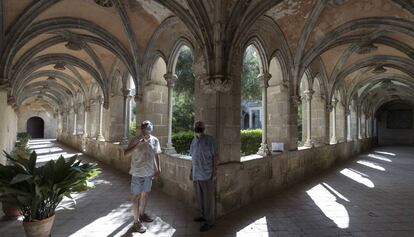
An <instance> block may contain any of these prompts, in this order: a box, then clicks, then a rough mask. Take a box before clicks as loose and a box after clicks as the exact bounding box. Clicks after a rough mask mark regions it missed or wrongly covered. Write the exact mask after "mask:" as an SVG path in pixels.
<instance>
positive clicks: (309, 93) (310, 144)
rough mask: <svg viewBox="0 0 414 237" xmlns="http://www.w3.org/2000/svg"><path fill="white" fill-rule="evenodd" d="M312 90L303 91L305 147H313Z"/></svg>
mask: <svg viewBox="0 0 414 237" xmlns="http://www.w3.org/2000/svg"><path fill="white" fill-rule="evenodd" d="M313 93H314V91H313V90H307V91H305V92H304V94H305V99H306V109H307V111H306V124H307V127H306V130H307V131H306V133H307V134H306V136H307V137H306V141H305V144H304V146H306V147H313V142H312V111H311V109H312V95H313Z"/></svg>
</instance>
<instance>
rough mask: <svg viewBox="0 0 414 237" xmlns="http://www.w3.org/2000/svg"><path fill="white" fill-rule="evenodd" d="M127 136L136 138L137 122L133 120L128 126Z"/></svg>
mask: <svg viewBox="0 0 414 237" xmlns="http://www.w3.org/2000/svg"><path fill="white" fill-rule="evenodd" d="M129 134H130V136H131V137H136V136H137V122H136V121H135V120H133V121H132V122H131V123H130V124H129Z"/></svg>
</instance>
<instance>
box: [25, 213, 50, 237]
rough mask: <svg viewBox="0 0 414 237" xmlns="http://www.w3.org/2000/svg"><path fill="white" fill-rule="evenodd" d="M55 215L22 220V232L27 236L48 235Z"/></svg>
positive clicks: (38, 236)
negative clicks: (40, 218)
mask: <svg viewBox="0 0 414 237" xmlns="http://www.w3.org/2000/svg"><path fill="white" fill-rule="evenodd" d="M54 221H55V215H53V216H51V217H49V218H46V219H43V220H40V221H27V222H26V221H23V228H24V232H25V233H26V236H27V237H49V236H50V231H51V230H52V226H53V222H54Z"/></svg>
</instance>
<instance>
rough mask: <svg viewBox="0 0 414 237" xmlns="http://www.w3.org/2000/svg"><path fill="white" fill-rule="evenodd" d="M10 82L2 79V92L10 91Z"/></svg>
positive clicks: (0, 84)
mask: <svg viewBox="0 0 414 237" xmlns="http://www.w3.org/2000/svg"><path fill="white" fill-rule="evenodd" d="M8 88H9V80H7V78H0V90H8Z"/></svg>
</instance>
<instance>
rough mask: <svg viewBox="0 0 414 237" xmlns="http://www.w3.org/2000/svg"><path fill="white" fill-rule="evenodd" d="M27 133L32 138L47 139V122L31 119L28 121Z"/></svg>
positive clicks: (36, 118) (40, 119)
mask: <svg viewBox="0 0 414 237" xmlns="http://www.w3.org/2000/svg"><path fill="white" fill-rule="evenodd" d="M26 131H27V133H28V134H30V137H31V138H44V137H45V122H44V121H43V119H42V118H40V117H37V116H35V117H31V118H29V119H28V120H27V123H26Z"/></svg>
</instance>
